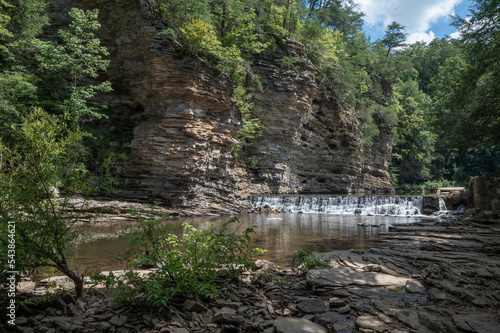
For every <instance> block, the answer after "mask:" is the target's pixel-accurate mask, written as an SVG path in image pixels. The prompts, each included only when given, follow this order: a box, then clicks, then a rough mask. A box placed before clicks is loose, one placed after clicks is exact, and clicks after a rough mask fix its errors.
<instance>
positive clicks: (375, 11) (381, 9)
mask: <svg viewBox="0 0 500 333" xmlns="http://www.w3.org/2000/svg"><path fill="white" fill-rule="evenodd" d="M354 1H355V2H356V3H358V4H359V5H360V8H361V10H362V11H363V12H364V13H365V15H366V16H365V17H364V20H365V26H364V30H365V32H366V34H367V35H369V36H370V37H371V40H372V41H375V40H377V39H379V38H381V37H382V36H383V35H384V31H385V28H386V27H387V25H388V24H390V23H391V22H392V21H396V22H398V23H400V24H402V25H404V26H406V32H407V33H408V39H407V42H408V43H414V42H417V41H425V42H430V41H431V40H432V39H434V38H436V37H437V38H442V37H445V36H446V35H447V36H452V37H454V36H456V29H455V28H454V27H452V26H450V22H451V21H450V18H449V15H454V14H458V15H460V16H462V17H465V16H467V14H468V12H469V11H468V9H469V5H470V1H469V0H354Z"/></svg>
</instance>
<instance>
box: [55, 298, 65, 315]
mask: <svg viewBox="0 0 500 333" xmlns="http://www.w3.org/2000/svg"><path fill="white" fill-rule="evenodd" d="M52 306H53V307H54V308H56V309H57V310H59V311H61V314H62V313H64V314H66V311H67V309H68V305H67V304H66V302H65V301H64V300H63V299H62V297H61V296H57V298H56V299H55V300H54V301H53V302H52ZM59 315H60V314H59Z"/></svg>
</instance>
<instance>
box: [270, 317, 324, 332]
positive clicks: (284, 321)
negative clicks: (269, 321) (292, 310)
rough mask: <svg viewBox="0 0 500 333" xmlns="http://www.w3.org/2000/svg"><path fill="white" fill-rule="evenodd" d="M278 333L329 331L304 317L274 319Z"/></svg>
mask: <svg viewBox="0 0 500 333" xmlns="http://www.w3.org/2000/svg"><path fill="white" fill-rule="evenodd" d="M274 327H275V328H276V332H277V333H304V332H307V333H327V331H326V329H324V328H323V327H321V326H319V325H318V324H315V323H313V322H311V321H309V320H306V319H303V318H280V319H276V320H275V321H274Z"/></svg>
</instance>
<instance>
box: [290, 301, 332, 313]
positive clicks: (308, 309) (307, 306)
mask: <svg viewBox="0 0 500 333" xmlns="http://www.w3.org/2000/svg"><path fill="white" fill-rule="evenodd" d="M297 307H298V308H299V309H300V310H301V311H302V312H304V313H322V312H327V311H328V310H329V308H330V307H329V304H328V303H327V302H326V301H324V300H322V299H316V298H311V299H306V300H303V301H301V302H300V303H299V304H297Z"/></svg>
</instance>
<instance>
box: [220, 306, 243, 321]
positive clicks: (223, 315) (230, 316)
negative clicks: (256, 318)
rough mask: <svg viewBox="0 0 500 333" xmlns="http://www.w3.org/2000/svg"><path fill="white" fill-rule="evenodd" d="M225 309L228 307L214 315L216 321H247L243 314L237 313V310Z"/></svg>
mask: <svg viewBox="0 0 500 333" xmlns="http://www.w3.org/2000/svg"><path fill="white" fill-rule="evenodd" d="M225 309H228V308H223V309H221V310H220V311H218V312H217V313H216V314H215V316H214V319H213V321H214V323H221V324H242V323H244V322H245V318H244V317H243V316H240V315H237V314H235V313H236V311H234V310H233V309H231V310H233V311H234V312H232V311H227V310H225Z"/></svg>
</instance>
